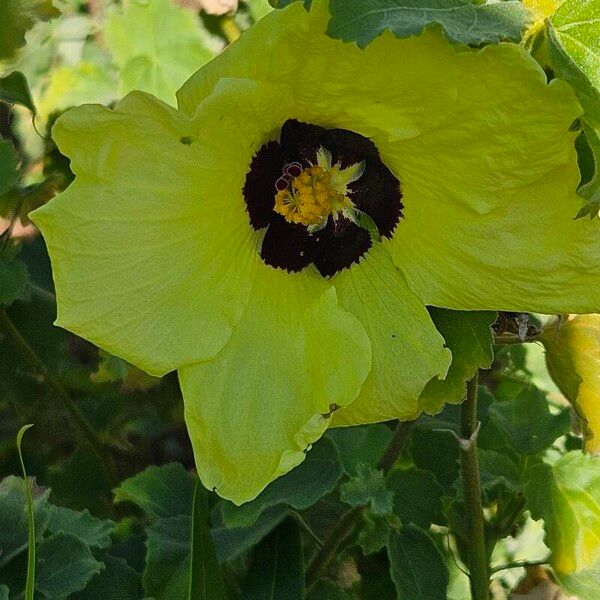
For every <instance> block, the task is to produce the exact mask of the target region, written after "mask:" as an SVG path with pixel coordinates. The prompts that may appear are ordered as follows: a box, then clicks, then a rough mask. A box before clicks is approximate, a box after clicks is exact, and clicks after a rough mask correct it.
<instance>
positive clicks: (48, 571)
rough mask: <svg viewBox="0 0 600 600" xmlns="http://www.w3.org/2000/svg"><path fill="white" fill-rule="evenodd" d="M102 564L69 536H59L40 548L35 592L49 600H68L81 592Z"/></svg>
mask: <svg viewBox="0 0 600 600" xmlns="http://www.w3.org/2000/svg"><path fill="white" fill-rule="evenodd" d="M101 569H102V563H101V562H98V561H97V560H96V559H95V558H94V556H93V555H92V553H91V551H90V549H89V547H88V546H87V545H86V544H84V543H83V542H82V541H81V540H80V539H78V538H76V537H75V536H74V535H72V534H70V533H57V534H55V535H53V536H52V537H49V538H47V539H45V540H43V541H42V542H40V543H39V544H38V548H37V561H36V570H37V575H36V582H35V589H36V591H37V592H40V593H41V594H43V596H44V597H45V598H47V599H48V600H65V599H66V598H68V597H69V596H70V595H71V594H73V593H74V592H78V591H80V590H82V589H83V588H84V587H85V586H86V585H87V584H88V583H89V581H90V580H91V579H92V577H93V576H94V575H95V574H96V573H100V571H101Z"/></svg>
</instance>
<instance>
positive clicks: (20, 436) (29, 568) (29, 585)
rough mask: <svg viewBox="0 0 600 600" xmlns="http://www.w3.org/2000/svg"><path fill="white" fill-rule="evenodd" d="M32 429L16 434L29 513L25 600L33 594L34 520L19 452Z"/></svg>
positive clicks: (22, 428) (31, 597)
mask: <svg viewBox="0 0 600 600" xmlns="http://www.w3.org/2000/svg"><path fill="white" fill-rule="evenodd" d="M31 427H33V424H29V425H23V427H21V429H19V433H17V451H18V452H19V460H20V461H21V470H22V471H23V479H24V485H25V492H26V494H27V512H28V513H29V535H28V538H29V540H28V541H29V544H28V549H27V582H26V584H25V600H33V592H34V589H35V518H34V515H33V495H32V493H31V486H30V485H29V480H28V479H27V471H26V470H25V461H24V460H23V453H22V452H21V442H22V441H23V436H24V435H25V432H26V431H27V430H28V429H30V428H31Z"/></svg>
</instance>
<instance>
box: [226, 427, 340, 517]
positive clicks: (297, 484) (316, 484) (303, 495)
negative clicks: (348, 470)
mask: <svg viewBox="0 0 600 600" xmlns="http://www.w3.org/2000/svg"><path fill="white" fill-rule="evenodd" d="M342 472H343V469H342V465H341V463H340V457H339V455H338V451H337V448H336V447H335V445H334V444H333V443H332V442H331V441H330V440H328V439H327V438H323V439H321V440H320V441H319V442H317V443H316V444H315V445H314V446H313V448H312V450H310V451H309V452H308V453H307V454H306V459H305V460H304V462H303V463H301V464H300V465H299V466H298V467H296V468H295V469H293V470H292V471H290V472H289V473H288V474H287V475H284V476H283V477H280V478H279V479H276V480H275V481H273V482H272V483H270V484H269V485H268V486H267V488H266V489H265V490H264V491H263V492H262V493H261V494H260V495H259V496H258V497H257V498H256V499H255V500H253V501H252V502H248V503H246V504H242V505H241V506H235V505H234V504H233V503H231V502H224V503H223V505H222V506H223V519H224V521H225V523H226V524H227V525H231V526H243V527H247V526H250V525H252V524H253V523H254V522H255V521H256V519H258V517H259V515H260V514H261V513H262V512H263V511H264V510H266V509H267V508H269V507H271V506H275V505H277V504H287V505H289V506H291V507H293V508H295V509H297V510H303V509H305V508H308V507H309V506H312V505H313V504H314V503H315V502H317V500H319V499H320V498H322V497H323V496H325V495H326V494H328V493H329V492H331V491H332V490H333V488H334V487H335V485H336V483H337V481H338V479H339V478H340V477H341V476H342Z"/></svg>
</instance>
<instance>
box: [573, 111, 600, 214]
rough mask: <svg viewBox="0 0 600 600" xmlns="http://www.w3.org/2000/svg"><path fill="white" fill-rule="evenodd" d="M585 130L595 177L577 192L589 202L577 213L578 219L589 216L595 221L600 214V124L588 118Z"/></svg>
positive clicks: (584, 126)
mask: <svg viewBox="0 0 600 600" xmlns="http://www.w3.org/2000/svg"><path fill="white" fill-rule="evenodd" d="M583 129H584V134H585V138H586V140H587V143H588V144H589V148H590V151H591V156H592V159H593V175H592V177H591V179H590V180H589V181H587V182H586V183H584V184H583V185H582V186H581V187H580V188H579V189H578V190H577V193H578V194H579V195H580V196H581V197H582V198H585V199H586V200H587V202H586V203H585V204H584V205H583V207H582V208H581V210H580V211H579V213H577V218H581V217H585V216H588V217H590V218H591V219H593V218H595V217H597V216H598V213H599V212H600V122H598V123H596V122H595V121H593V120H592V119H591V118H588V119H587V120H586V122H584V125H583Z"/></svg>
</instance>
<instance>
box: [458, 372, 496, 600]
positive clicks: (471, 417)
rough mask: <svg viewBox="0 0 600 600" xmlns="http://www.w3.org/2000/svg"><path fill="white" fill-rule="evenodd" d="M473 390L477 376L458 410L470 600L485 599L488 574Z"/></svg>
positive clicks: (469, 385) (487, 590) (476, 382)
mask: <svg viewBox="0 0 600 600" xmlns="http://www.w3.org/2000/svg"><path fill="white" fill-rule="evenodd" d="M477 387H478V373H476V374H475V376H474V377H473V379H471V381H469V383H468V384H467V396H466V398H465V400H464V402H463V403H462V404H461V407H460V437H461V440H462V441H463V444H462V445H461V451H460V464H461V471H462V480H463V489H464V495H465V505H466V512H467V514H466V516H467V526H468V532H469V550H468V552H469V555H468V567H469V578H470V582H471V595H472V598H473V600H488V598H489V586H490V573H489V565H488V560H487V553H486V549H485V528H484V517H483V507H482V504H481V482H480V479H479V468H478V465H477V428H478V422H477Z"/></svg>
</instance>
